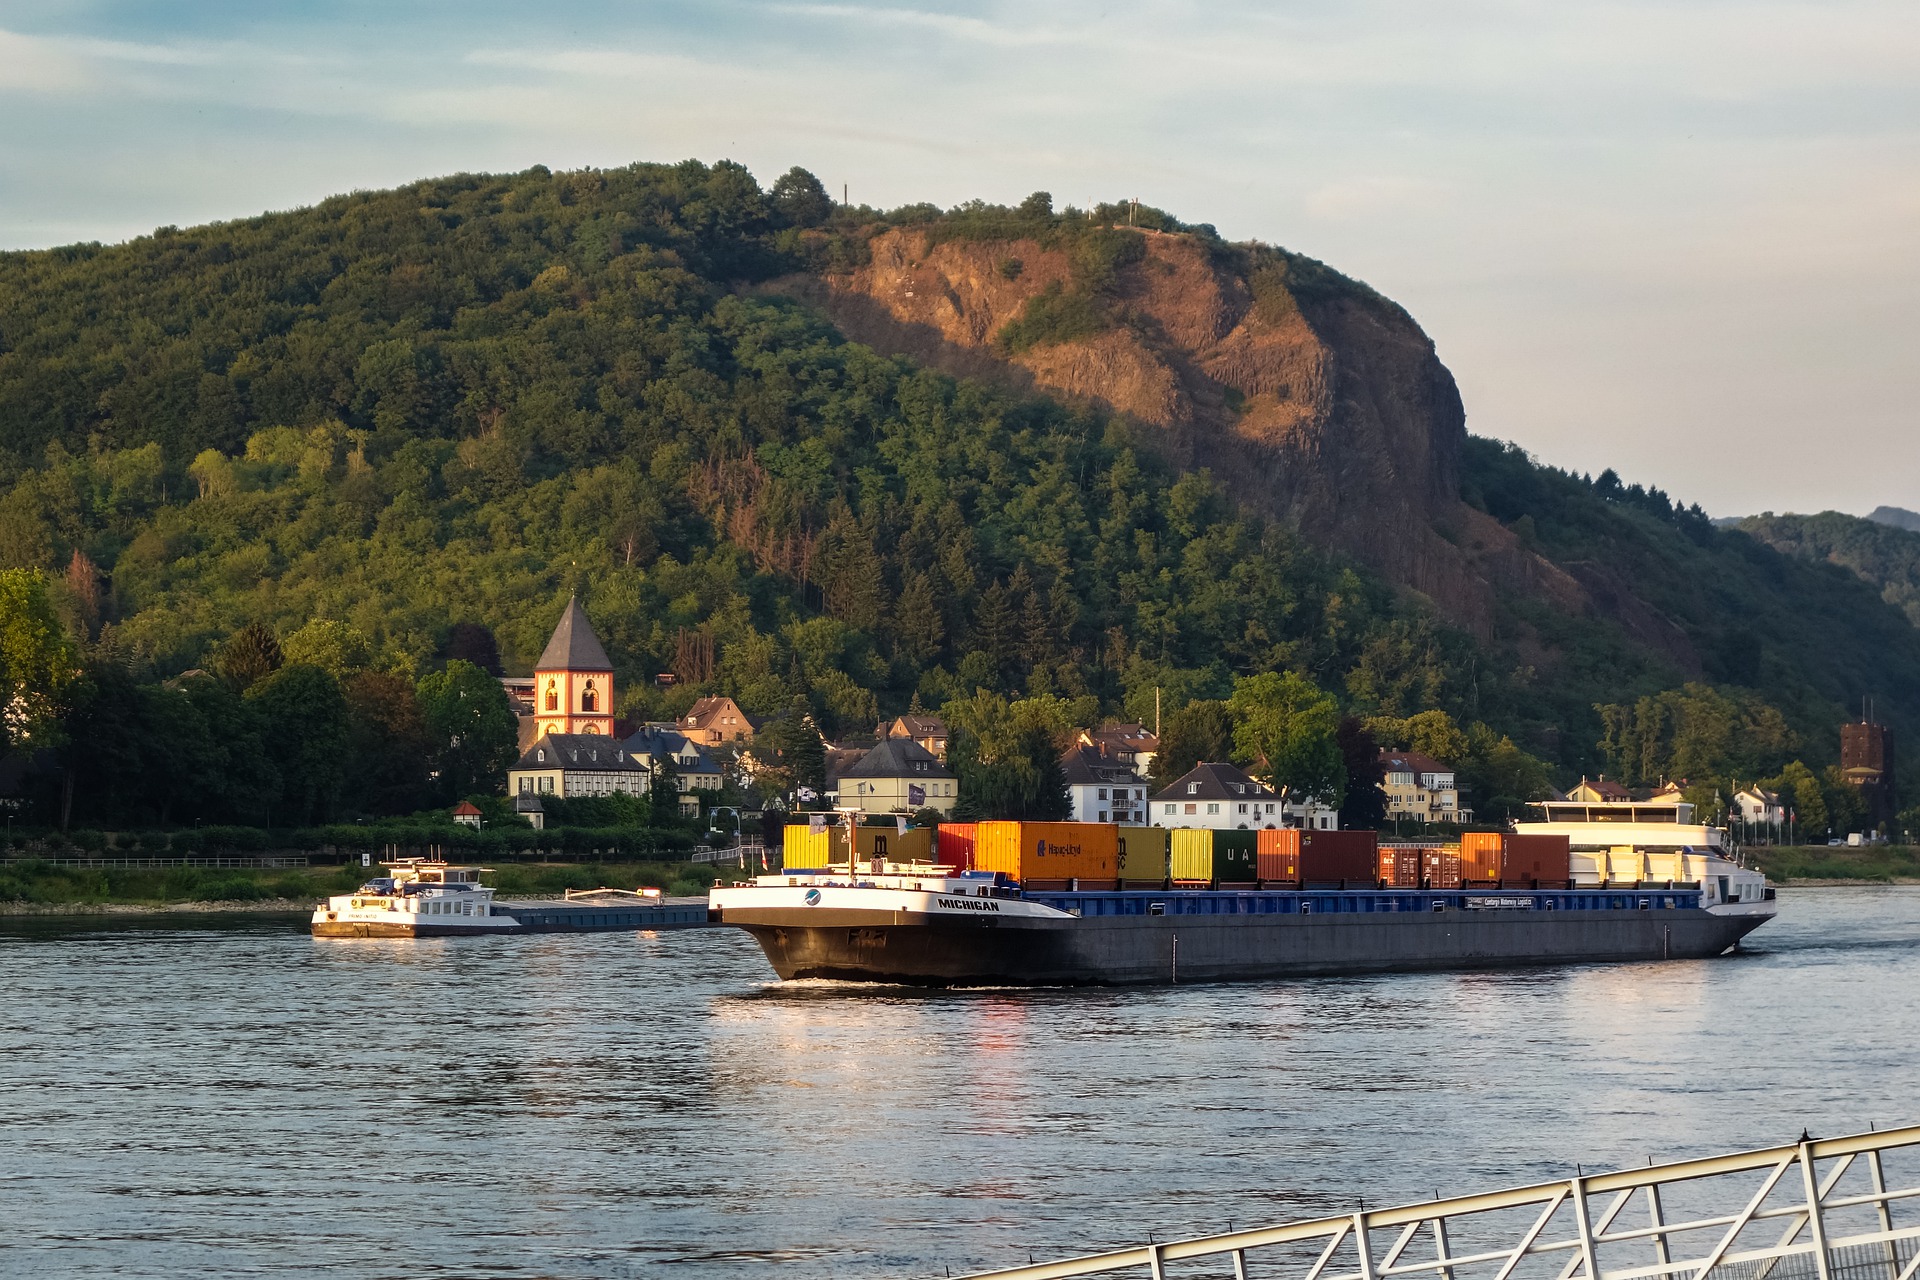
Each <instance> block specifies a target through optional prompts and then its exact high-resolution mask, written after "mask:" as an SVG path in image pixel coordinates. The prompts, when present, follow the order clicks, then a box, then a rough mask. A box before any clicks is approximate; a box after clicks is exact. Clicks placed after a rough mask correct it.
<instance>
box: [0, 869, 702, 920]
mask: <svg viewBox="0 0 1920 1280" xmlns="http://www.w3.org/2000/svg"><path fill="white" fill-rule="evenodd" d="M371 874H374V873H373V872H371V871H368V870H366V869H364V868H362V867H359V866H357V865H354V866H344V867H306V868H294V869H290V870H281V869H253V868H214V867H164V868H151V869H148V868H140V867H102V868H98V869H95V868H83V867H58V866H53V865H51V864H49V863H45V862H12V863H5V864H0V909H4V908H5V907H6V906H7V905H9V904H12V905H14V906H17V907H27V908H33V909H40V910H45V909H47V908H51V907H63V906H70V907H75V908H81V909H85V908H94V907H107V906H142V907H165V906H173V905H179V904H184V903H195V902H233V903H264V902H280V901H287V902H293V903H299V904H303V905H311V904H313V903H315V902H318V901H319V900H320V899H322V898H324V897H326V896H327V895H328V894H333V893H345V892H347V891H348V890H350V889H354V888H357V887H359V886H360V885H361V884H362V883H364V882H365V880H366V879H367V877H368V876H369V875H371ZM713 877H714V872H713V869H712V868H710V867H704V866H692V865H689V864H686V863H650V862H640V863H611V864H600V863H570V864H549V863H524V864H519V865H509V866H504V867H501V868H500V869H499V870H498V871H497V872H495V873H493V874H492V875H489V876H488V877H487V881H488V883H489V884H492V885H494V886H495V887H497V888H498V889H499V890H500V893H501V895H502V896H503V897H515V896H521V895H542V894H557V893H561V892H564V891H565V890H567V889H596V888H599V887H601V886H602V885H610V886H612V887H615V888H621V889H636V888H640V887H641V886H646V887H649V888H656V889H664V890H666V891H667V892H668V893H669V894H672V895H675V896H686V895H694V894H703V893H705V892H706V891H707V890H708V888H710V887H711V886H712V884H713Z"/></svg>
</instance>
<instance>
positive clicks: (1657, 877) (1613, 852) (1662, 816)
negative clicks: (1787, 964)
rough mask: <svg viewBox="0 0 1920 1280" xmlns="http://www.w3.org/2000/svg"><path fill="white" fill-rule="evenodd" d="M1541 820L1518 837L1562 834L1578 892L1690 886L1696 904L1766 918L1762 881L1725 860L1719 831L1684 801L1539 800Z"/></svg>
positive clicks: (1768, 898) (1769, 897) (1768, 897)
mask: <svg viewBox="0 0 1920 1280" xmlns="http://www.w3.org/2000/svg"><path fill="white" fill-rule="evenodd" d="M1534 806H1535V807H1536V808H1538V809H1541V810H1543V811H1544V812H1545V814H1546V821H1544V822H1522V823H1518V824H1516V825H1515V828H1514V829H1515V830H1516V831H1518V832H1519V833H1520V834H1522V835H1542V836H1565V837H1566V838H1567V844H1568V847H1569V849H1570V851H1571V854H1572V862H1573V867H1572V871H1573V883H1574V885H1575V886H1576V887H1579V888H1598V887H1606V886H1610V885H1621V886H1626V887H1632V886H1636V885H1647V884H1675V885H1678V884H1697V885H1699V886H1700V889H1701V893H1702V900H1701V905H1702V906H1705V907H1708V908H1710V909H1717V910H1720V911H1721V912H1723V913H1726V912H1735V911H1739V912H1745V911H1749V910H1751V911H1754V912H1757V913H1759V914H1764V915H1772V914H1773V911H1774V905H1773V891H1772V889H1771V888H1769V887H1768V885H1767V878H1766V877H1765V876H1763V875H1761V874H1760V873H1759V872H1758V871H1754V870H1752V869H1751V868H1749V867H1743V866H1741V865H1740V864H1739V862H1737V861H1736V860H1735V858H1734V857H1733V856H1732V855H1731V853H1730V851H1729V849H1728V847H1727V843H1726V832H1725V831H1723V830H1721V829H1720V828H1719V827H1710V826H1706V825H1704V824H1702V823H1697V822H1695V821H1694V820H1693V819H1694V809H1693V806H1692V805H1691V804H1688V803H1687V802H1686V801H1684V800H1680V801H1675V800H1670V799H1669V800H1652V801H1640V800H1620V801H1606V802H1588V801H1582V800H1540V801H1535V802H1534Z"/></svg>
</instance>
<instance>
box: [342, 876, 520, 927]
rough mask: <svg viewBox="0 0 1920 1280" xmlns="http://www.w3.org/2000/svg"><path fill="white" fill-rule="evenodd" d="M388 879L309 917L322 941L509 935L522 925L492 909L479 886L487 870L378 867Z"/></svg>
mask: <svg viewBox="0 0 1920 1280" xmlns="http://www.w3.org/2000/svg"><path fill="white" fill-rule="evenodd" d="M381 865H382V866H384V867H385V868H386V869H387V871H388V874H387V875H384V876H376V877H375V878H373V879H372V880H369V881H367V883H365V884H363V885H361V886H360V887H359V888H358V889H355V890H354V891H353V892H352V893H343V894H339V895H337V896H335V897H331V898H328V899H327V901H326V903H325V905H323V906H320V907H316V908H315V909H314V912H313V932H314V935H315V936H316V937H321V938H425V937H434V936H451V935H457V934H469V933H512V932H514V931H515V930H517V929H518V928H519V927H520V922H519V921H518V920H516V919H514V918H513V917H512V916H510V915H507V914H505V913H503V912H500V911H498V910H496V909H495V907H494V901H493V890H492V889H490V888H488V887H487V886H486V885H483V884H481V883H480V873H481V872H483V871H485V870H487V868H485V867H458V866H450V865H448V864H447V863H445V862H439V861H436V860H432V859H427V858H402V859H400V860H399V861H396V862H388V863H383V864H381Z"/></svg>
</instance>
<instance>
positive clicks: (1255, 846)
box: [1213, 831, 1260, 884]
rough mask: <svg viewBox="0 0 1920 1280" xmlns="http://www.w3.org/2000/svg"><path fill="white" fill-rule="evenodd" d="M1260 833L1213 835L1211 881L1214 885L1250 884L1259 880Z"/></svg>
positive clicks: (1226, 832) (1240, 832) (1217, 833)
mask: <svg viewBox="0 0 1920 1280" xmlns="http://www.w3.org/2000/svg"><path fill="white" fill-rule="evenodd" d="M1259 849H1260V833H1259V832H1257V831H1216V832H1214V833H1213V879H1214V882H1215V883H1216V884H1251V883H1252V882H1254V881H1256V880H1258V879H1259V878H1260V864H1259V856H1260V855H1259Z"/></svg>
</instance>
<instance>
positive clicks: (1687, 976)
mask: <svg viewBox="0 0 1920 1280" xmlns="http://www.w3.org/2000/svg"><path fill="white" fill-rule="evenodd" d="M1780 907H1781V912H1780V918H1779V919H1778V920H1776V921H1775V922H1773V923H1772V924H1770V925H1768V926H1766V927H1764V928H1763V929H1761V930H1760V931H1759V932H1758V933H1757V934H1755V935H1754V936H1753V937H1752V938H1750V939H1749V940H1748V942H1747V944H1746V948H1747V949H1746V950H1745V951H1744V952H1743V953H1742V954H1738V955H1734V956H1730V957H1725V958H1722V959H1718V960H1711V961H1686V962H1672V963H1661V964H1642V965H1630V966H1629V965H1606V966H1593V967H1586V968H1562V969H1541V970H1528V971H1517V972H1508V973H1498V974H1419V975H1396V976H1386V977H1368V978H1345V979H1315V980H1308V981H1294V982H1274V983H1265V984H1259V985H1245V986H1193V987H1179V988H1160V989H1145V990H1113V991H1102V990H1090V991H1089V990H1073V991H991V992H968V993H926V992H908V991H900V990H872V989H863V988H858V987H853V986H844V985H834V984H814V983H801V984H792V985H787V984H781V983H779V982H777V981H775V980H774V978H773V974H772V970H771V969H769V968H768V967H767V965H766V963H765V961H764V960H763V958H762V957H761V955H760V953H759V950H758V948H757V947H755V946H754V945H753V943H752V941H751V940H750V939H748V938H747V937H746V936H745V935H743V934H740V933H738V932H736V931H732V930H702V931H696V932H691V933H669V934H660V935H654V936H646V935H641V936H635V935H630V934H599V935H588V936H579V937H553V936H544V937H532V938H494V939H449V940H437V941H425V942H397V941H368V940H354V941H317V940H315V939H312V938H310V937H308V936H307V935H306V933H305V931H304V928H303V927H302V922H296V921H290V920H270V921H263V920H258V919H252V920H249V919H242V918H212V917H200V918H192V917H174V918H164V922H163V918H139V919H135V920H132V921H128V920H126V919H124V918H123V919H121V920H118V921H104V920H101V919H98V918H96V919H93V920H45V919H41V920H30V921H23V920H20V919H14V920H12V921H8V922H0V1274H4V1275H7V1276H32V1275H75V1274H81V1273H85V1274H87V1275H89V1276H152V1277H175V1276H184V1275H194V1276H259V1275H280V1274H285V1273H290V1272H293V1271H296V1270H305V1269H308V1268H315V1267H324V1268H329V1269H333V1270H335V1271H337V1272H338V1273H340V1274H347V1275H364V1276H441V1275H446V1276H456V1275H457V1276H472V1275H487V1276H502V1277H508V1276H511V1277H521V1276H525V1277H536V1276H538V1277H546V1276H552V1277H630V1276H651V1275H656V1274H675V1275H689V1276H692V1275H745V1274H750V1273H755V1274H757V1273H759V1272H761V1271H762V1270H764V1269H765V1268H766V1267H767V1266H769V1265H770V1264H773V1263H779V1264H781V1269H782V1274H785V1275H792V1276H816V1275H817V1276H829V1275H832V1276H882V1275H899V1276H940V1275H942V1274H944V1273H945V1271H946V1270H947V1269H948V1268H951V1270H952V1271H953V1273H954V1274H960V1273H962V1272H964V1271H967V1270H972V1269H976V1268H981V1267H985V1266H1005V1265H1013V1264H1016V1263H1022V1262H1025V1261H1026V1260H1027V1255H1028V1252H1029V1250H1031V1251H1032V1253H1033V1255H1034V1256H1035V1257H1037V1258H1042V1259H1044V1258H1048V1257H1056V1256H1065V1255H1069V1254H1073V1253H1079V1252H1085V1251H1090V1250H1094V1249H1099V1248H1107V1247H1115V1246H1119V1245H1124V1244H1131V1243H1134V1242H1137V1241H1139V1240H1141V1239H1143V1238H1144V1236H1145V1233H1146V1232H1147V1231H1149V1230H1151V1231H1154V1232H1155V1233H1156V1235H1157V1238H1159V1239H1166V1238H1168V1236H1169V1235H1186V1234H1195V1233H1199V1232H1205V1231H1212V1230H1222V1229H1225V1228H1226V1227H1227V1226H1228V1225H1229V1223H1237V1224H1239V1225H1241V1226H1246V1225H1249V1224H1251V1223H1254V1222H1257V1221H1278V1220H1285V1219H1289V1218H1296V1217H1305V1216H1311V1215H1316V1214H1320V1213H1325V1212H1334V1211H1340V1210H1350V1209H1352V1208H1353V1207H1355V1204H1356V1202H1358V1201H1360V1200H1362V1199H1364V1201H1365V1202H1366V1203H1368V1204H1372V1205H1382V1204H1388V1203H1392V1202H1395V1201H1400V1200H1413V1199H1424V1198H1426V1197H1427V1196H1429V1195H1431V1194H1433V1193H1434V1192H1436V1191H1437V1190H1439V1191H1445V1192H1447V1193H1449V1194H1452V1193H1455V1192H1464V1191H1471V1190H1480V1189H1489V1188H1492V1187H1495V1186H1502V1185H1510V1184H1513V1183H1516V1182H1531V1181H1537V1180H1541V1179H1545V1178H1552V1177H1558V1176H1562V1175H1565V1174H1570V1173H1571V1172H1572V1171H1573V1165H1574V1163H1575V1162H1576V1161H1578V1162H1580V1163H1581V1164H1583V1165H1584V1166H1585V1168H1586V1169H1587V1170H1589V1171H1591V1170H1594V1169H1596V1168H1605V1167H1614V1166H1624V1165H1637V1164H1644V1163H1645V1162H1646V1161H1647V1160H1648V1158H1649V1157H1654V1158H1658V1159H1663V1160H1664V1159H1669V1158H1680V1157H1683V1156H1688V1155H1699V1154H1707V1153H1712V1152H1717V1151H1722V1150H1733V1149H1737V1148H1740V1147H1747V1146H1761V1145H1770V1144H1773V1143H1776V1142H1782V1141H1789V1140H1791V1139H1793V1138H1795V1137H1797V1136H1798V1135H1799V1133H1800V1131H1801V1129H1802V1127H1805V1128H1807V1129H1810V1130H1811V1131H1812V1132H1813V1133H1814V1134H1816V1135H1823V1134H1836V1133H1843V1132H1853V1131H1856V1130H1861V1129H1865V1128H1866V1127H1867V1126H1868V1124H1869V1123H1877V1124H1878V1125H1880V1126H1881V1127H1886V1126H1887V1125H1890V1124H1895V1123H1911V1122H1914V1121H1916V1120H1920V1071H1917V1070H1916V1065H1915V1049H1916V1046H1920V889H1915V888H1905V887H1896V888H1848V889H1803V890H1786V891H1783V892H1782V893H1781V895H1780Z"/></svg>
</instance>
